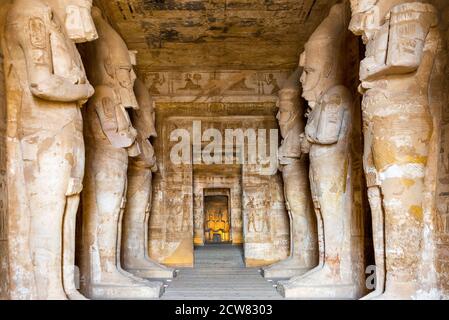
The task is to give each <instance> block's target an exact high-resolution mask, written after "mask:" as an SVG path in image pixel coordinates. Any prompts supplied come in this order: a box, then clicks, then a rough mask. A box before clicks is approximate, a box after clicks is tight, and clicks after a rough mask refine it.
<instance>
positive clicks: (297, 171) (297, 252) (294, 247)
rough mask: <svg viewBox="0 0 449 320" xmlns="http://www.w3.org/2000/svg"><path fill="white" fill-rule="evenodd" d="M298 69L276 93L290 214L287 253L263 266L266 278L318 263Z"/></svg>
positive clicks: (285, 275) (300, 271) (298, 271)
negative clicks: (302, 141) (302, 136)
mask: <svg viewBox="0 0 449 320" xmlns="http://www.w3.org/2000/svg"><path fill="white" fill-rule="evenodd" d="M299 75H300V72H299V70H296V71H295V72H294V73H293V74H292V75H291V77H290V79H289V80H288V81H287V83H286V84H285V85H284V87H283V88H282V89H281V90H280V92H279V102H278V107H279V113H278V116H277V118H278V121H279V125H280V128H281V135H282V138H283V142H282V145H281V147H280V148H279V162H280V170H281V172H282V177H283V180H284V197H285V202H286V207H287V210H288V212H289V217H290V256H289V258H288V259H287V260H284V261H282V262H279V263H276V264H274V265H271V266H269V267H267V268H264V269H263V273H264V277H266V278H291V277H294V276H299V275H301V274H304V273H305V272H307V271H308V270H310V269H312V268H313V267H315V266H316V265H317V263H318V254H317V239H316V218H315V215H314V211H313V203H312V197H311V195H310V184H309V177H308V169H309V165H308V164H309V161H308V157H307V156H306V155H303V156H301V151H300V134H301V133H303V132H304V127H305V124H304V121H303V113H301V110H300V109H301V108H300V100H299V99H300V87H299V86H300V83H299Z"/></svg>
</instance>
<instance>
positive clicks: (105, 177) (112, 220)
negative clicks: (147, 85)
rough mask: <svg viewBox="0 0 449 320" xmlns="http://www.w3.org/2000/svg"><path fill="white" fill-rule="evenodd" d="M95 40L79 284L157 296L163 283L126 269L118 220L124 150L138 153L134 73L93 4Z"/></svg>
mask: <svg viewBox="0 0 449 320" xmlns="http://www.w3.org/2000/svg"><path fill="white" fill-rule="evenodd" d="M92 16H93V18H94V21H95V25H96V27H97V30H98V34H99V40H97V41H96V42H94V43H92V44H88V45H86V48H85V49H86V50H85V52H84V54H85V62H86V70H87V72H88V76H89V80H90V81H91V82H92V84H93V85H94V86H95V95H94V96H93V97H92V98H91V99H90V100H89V103H88V108H87V110H86V114H85V139H86V163H87V166H86V178H85V190H84V192H83V234H82V238H83V249H82V288H83V290H84V292H85V293H86V294H87V295H88V296H89V297H91V298H93V299H107V298H112V299H121V298H123V299H129V298H135V299H139V298H140V299H148V298H154V297H158V296H159V295H160V293H161V290H162V283H160V282H149V281H146V280H143V279H141V278H137V277H135V276H133V275H132V274H130V273H128V272H126V271H124V270H123V269H122V268H121V264H120V244H121V232H122V228H121V222H122V216H123V211H124V208H125V204H126V188H127V169H128V155H129V156H137V155H138V154H139V151H138V150H137V151H138V152H136V148H135V146H136V141H135V140H136V136H137V132H136V130H135V129H134V128H133V127H132V124H131V121H130V118H129V116H128V113H127V111H126V108H134V109H137V108H138V104H137V101H136V97H135V95H134V90H133V87H134V81H135V74H134V71H133V67H132V63H131V58H130V55H129V52H128V48H127V47H126V44H125V42H124V41H123V39H122V38H121V37H120V36H119V35H118V34H117V33H116V32H115V30H114V29H113V28H112V27H111V26H110V25H109V24H108V23H107V22H106V20H105V19H104V18H103V17H102V15H101V12H100V10H99V9H98V8H96V7H94V8H93V9H92Z"/></svg>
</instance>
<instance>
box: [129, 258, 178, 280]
mask: <svg viewBox="0 0 449 320" xmlns="http://www.w3.org/2000/svg"><path fill="white" fill-rule="evenodd" d="M126 270H127V271H128V272H131V273H132V274H134V275H136V276H138V277H141V278H146V279H172V278H173V277H175V276H176V274H175V270H174V269H172V268H168V267H166V266H163V265H161V264H159V263H157V262H156V261H153V260H151V259H148V258H142V259H133V261H132V263H129V264H126Z"/></svg>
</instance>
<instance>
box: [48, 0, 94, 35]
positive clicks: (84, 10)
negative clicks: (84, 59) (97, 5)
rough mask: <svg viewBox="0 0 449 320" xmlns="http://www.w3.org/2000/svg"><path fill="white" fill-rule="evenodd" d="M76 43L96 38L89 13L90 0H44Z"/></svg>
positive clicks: (90, 7)
mask: <svg viewBox="0 0 449 320" xmlns="http://www.w3.org/2000/svg"><path fill="white" fill-rule="evenodd" d="M46 1H47V2H48V3H49V5H50V6H51V7H52V8H53V10H54V12H55V14H56V15H57V16H58V19H59V20H60V22H61V23H62V24H64V26H65V29H66V32H67V35H68V36H69V38H70V39H72V40H73V41H74V42H76V43H82V42H89V41H93V40H96V39H98V34H97V30H96V28H95V24H94V21H93V19H92V15H91V9H92V0H46Z"/></svg>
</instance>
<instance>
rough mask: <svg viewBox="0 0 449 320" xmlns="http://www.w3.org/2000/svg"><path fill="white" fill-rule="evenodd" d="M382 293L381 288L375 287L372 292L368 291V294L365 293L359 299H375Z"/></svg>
mask: <svg viewBox="0 0 449 320" xmlns="http://www.w3.org/2000/svg"><path fill="white" fill-rule="evenodd" d="M382 294H383V290H381V289H379V290H377V289H376V290H374V291H373V292H370V293H369V294H367V295H366V296H364V297H362V298H360V300H375V299H377V298H379V297H380V296H381V295H382Z"/></svg>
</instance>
